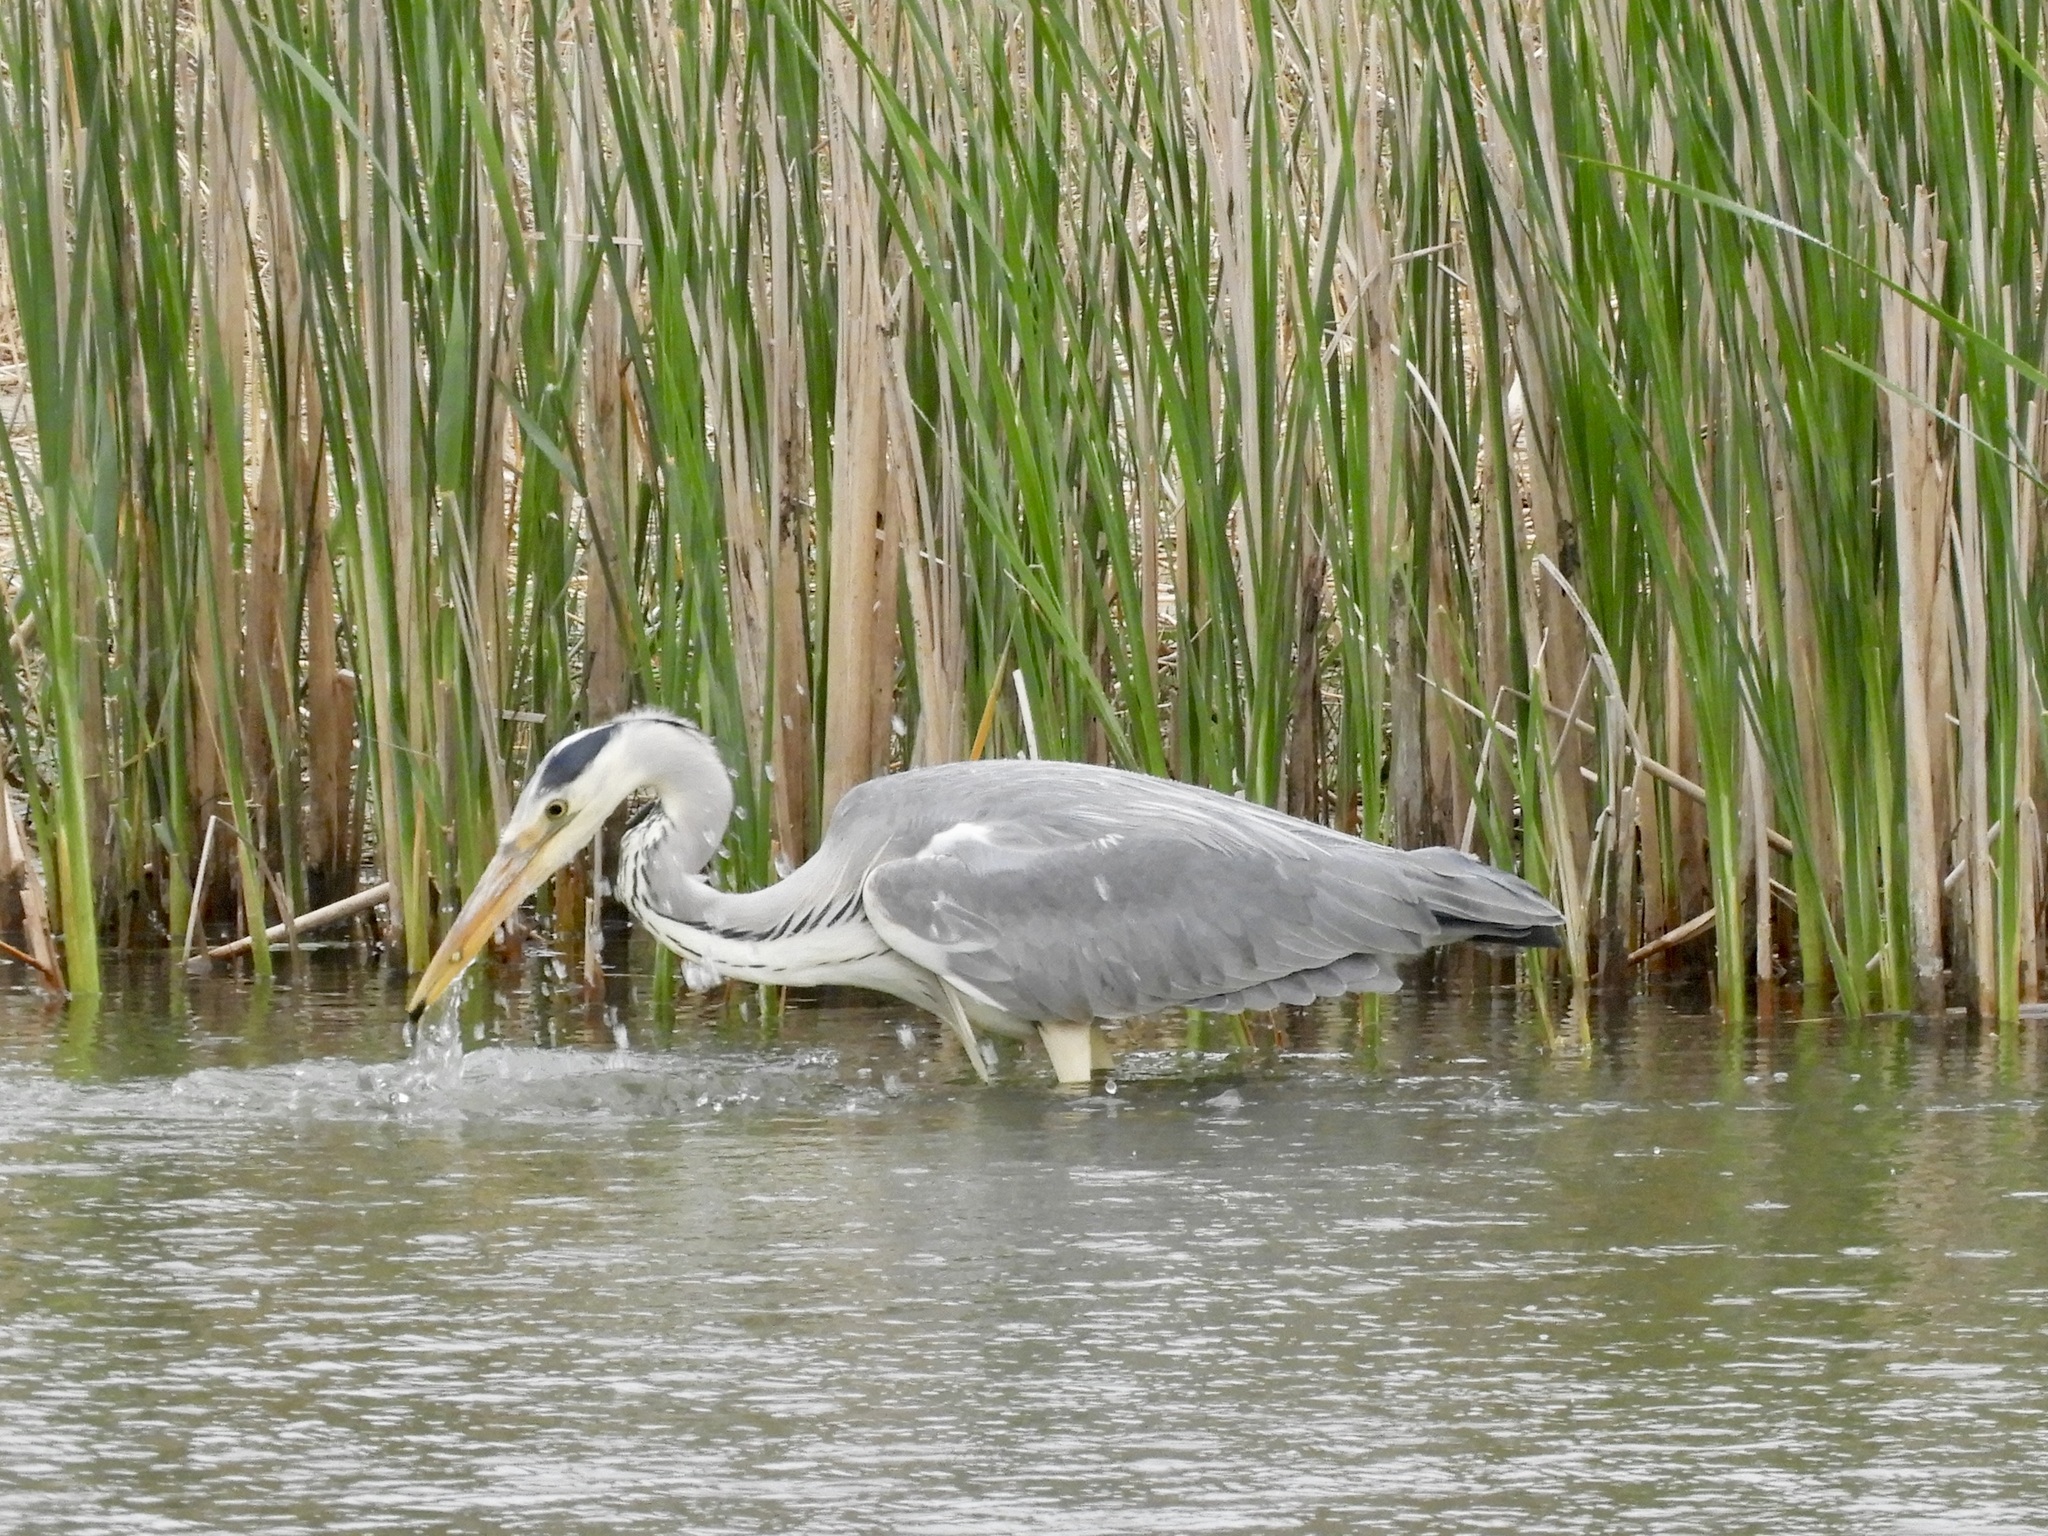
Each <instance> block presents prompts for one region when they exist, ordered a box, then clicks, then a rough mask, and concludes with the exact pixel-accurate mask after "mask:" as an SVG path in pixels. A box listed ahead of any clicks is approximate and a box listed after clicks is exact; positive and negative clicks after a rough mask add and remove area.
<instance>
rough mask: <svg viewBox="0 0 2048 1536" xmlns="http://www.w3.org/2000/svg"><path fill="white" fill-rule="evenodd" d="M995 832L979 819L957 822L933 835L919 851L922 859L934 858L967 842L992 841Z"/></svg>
mask: <svg viewBox="0 0 2048 1536" xmlns="http://www.w3.org/2000/svg"><path fill="white" fill-rule="evenodd" d="M994 841H995V836H994V833H993V832H992V831H991V830H990V829H989V828H988V827H985V826H983V825H982V824H981V823H980V822H978V821H962V822H957V823H955V824H954V825H953V826H950V827H948V828H946V830H945V831H943V832H939V833H936V834H934V835H933V837H932V840H931V841H930V842H928V843H926V844H925V845H924V847H922V848H920V849H919V850H918V851H917V856H918V857H919V858H920V859H927V858H934V857H937V856H938V855H940V854H946V853H951V852H952V851H953V850H954V849H955V848H958V847H961V846H962V845H963V844H966V843H984V844H986V843H992V842H994Z"/></svg>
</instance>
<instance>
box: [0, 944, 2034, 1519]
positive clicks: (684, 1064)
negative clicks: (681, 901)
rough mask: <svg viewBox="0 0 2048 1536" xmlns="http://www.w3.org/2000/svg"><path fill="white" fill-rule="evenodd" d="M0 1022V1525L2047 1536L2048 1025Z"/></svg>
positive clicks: (129, 989) (330, 989)
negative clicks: (1046, 1067) (432, 1033)
mask: <svg viewBox="0 0 2048 1536" xmlns="http://www.w3.org/2000/svg"><path fill="white" fill-rule="evenodd" d="M401 1017H402V1012H401V998H400V995H399V992H398V989H397V987H396V986H395V984H394V985H392V986H390V987H388V988H387V987H386V986H385V985H384V984H383V983H382V982H380V981H379V980H378V979H377V978H375V977H374V976H368V975H365V974H364V973H361V972H359V971H355V970H352V969H350V968H348V967H347V966H346V965H345V964H343V963H341V962H338V961H327V962H323V963H318V964H314V963H311V962H310V961H309V962H308V963H306V964H305V965H304V966H303V968H302V969H300V970H299V971H298V972H296V973H291V972H286V973H285V974H282V975H281V977H280V980H279V981H278V983H277V984H276V986H275V988H274V989H272V990H271V991H270V992H269V993H268V995H265V994H264V993H262V992H260V991H257V990H255V989H252V988H251V987H250V986H249V985H247V984H246V983H237V982H234V981H232V980H229V979H214V980H207V981H190V982H188V981H186V980H184V979H183V978H179V977H175V976H172V975H168V974H166V973H164V972H162V971H159V970H156V969H153V968H149V969H141V970H138V971H137V972H136V973H134V974H132V975H130V976H128V977H125V978H122V979H121V982H120V985H119V987H118V990H116V991H114V992H111V993H110V994H109V996H108V998H107V1000H106V1002H105V1004H104V1006H103V1008H102V1010H101V1011H100V1013H99V1015H98V1016H97V1017H96V1018H89V1017H86V1016H84V1015H79V1014H72V1015H70V1016H68V1017H67V1016H66V1015H65V1014H63V1013H62V1012H55V1011H51V1010H50V1009H49V1008H48V1007H47V1006H46V1005H44V1004H42V1003H40V1002H39V1001H38V1000H37V999H35V998H34V997H33V996H31V995H29V994H27V993H22V994H19V995H12V996H4V997H0V1468H4V1469H5V1470H4V1471H0V1529H21V1530H24V1531H37V1532H45V1531H47V1532H84V1531H105V1530H135V1531H157V1530H186V1529H203V1530H209V1531H213V1530H248V1531H265V1532H271V1531H291V1530H316V1529H321V1530H324V1529H335V1528H347V1529H352V1530H407V1531H410V1530H419V1529H428V1528H431V1529H436V1530H454V1531H485V1530H489V1531H499V1530H505V1529H519V1530H525V1531H585V1530H618V1529H624V1528H627V1527H632V1526H637V1527H641V1528H645V1529H649V1530H655V1531H675V1530H692V1531H788V1530H804V1531H877V1530H891V1531H898V1530H900V1531H941V1530H944V1531H1062V1532H1064V1531H1074V1530H1088V1531H1162V1532H1163V1531H1190V1530H1208V1531H1283V1530H1284V1531H1292V1530H1357V1529H1398V1528H1404V1527H1406V1528H1414V1529H1422V1530H1445V1529H1476V1528H1482V1527H1485V1528H1495V1529H1508V1530H1516V1531H1608V1530H1614V1529H1618V1528H1642V1529H1647V1530H1657V1531H1660V1532H1661V1531H1687V1530H1697V1531H1715V1532H1721V1531H1730V1530H1774V1531H1844V1530H1855V1531H1872V1530H1875V1531H1886V1530H1896V1531H1913V1532H1933V1531H1945V1532H1962V1531H1972V1532H1990V1531H2022V1530H2042V1531H2048V1516H2043V1515H2042V1514H2041V1511H2043V1510H2048V1390H2044V1388H2048V1120H2044V1112H2043V1095H2044V1081H2043V1076H2044V1072H2043V1065H2042V1046H2041V1030H2040V1027H2039V1026H2033V1027H2032V1028H2031V1029H2022V1030H2019V1031H2014V1032H2008V1033H2006V1034H2002V1035H2001V1034H1999V1033H1997V1032H1987V1031H1979V1030H1976V1029H1975V1028H1973V1027H1971V1026H1968V1025H1966V1024H1965V1023H1964V1022H1962V1021H1960V1020H1937V1021H1931V1022H1930V1021H1910V1020H1884V1021H1875V1022H1871V1023H1867V1024H1861V1025H1855V1026H1850V1025H1844V1024H1841V1023H1839V1022H1807V1023H1792V1024H1787V1023H1781V1024H1779V1025H1778V1026H1777V1027H1776V1029H1775V1031H1772V1032H1767V1033H1755V1032H1752V1033H1748V1034H1744V1035H1741V1036H1730V1035H1728V1034H1727V1033H1726V1032H1724V1031H1723V1029H1722V1028H1721V1026H1720V1025H1719V1024H1718V1023H1716V1022H1715V1021H1713V1020H1712V1019H1711V1018H1708V1017H1702V1016H1698V1015H1691V1014H1686V1013H1683V1012H1680V1011H1676V1010H1673V1009H1672V1008H1670V1007H1667V1006H1664V1005H1661V1004H1657V1003H1649V1002H1646V1003H1640V1004H1638V1005H1636V1006H1634V1007H1632V1008H1630V1009H1629V1010H1628V1011H1627V1012H1626V1013H1620V1014H1612V1015H1609V1016H1606V1017H1604V1018H1596V1019H1595V1020H1593V1021H1592V1023H1591V1026H1590V1039H1589V1041H1588V1042H1587V1043H1586V1044H1585V1045H1584V1046H1583V1048H1579V1049H1573V1050H1569V1051H1562V1052H1560V1051H1554V1050H1550V1049H1547V1048H1546V1047H1545V1045H1544V1038H1545V1037H1544V1034H1543V1031H1542V1029H1541V1028H1540V1027H1539V1026H1538V1025H1537V1024H1535V1023H1533V1022H1532V1021H1531V1020H1530V1019H1529V1018H1528V1017H1527V1016H1526V1014H1525V1013H1524V1012H1523V1010H1522V1007H1521V1005H1520V1003H1519V1001H1518V999H1517V997H1516V995H1515V994H1514V993H1512V992H1511V991H1507V990H1504V989H1498V988H1492V987H1488V986H1479V985H1469V986H1464V987H1460V988H1455V989H1447V990H1444V991H1441V992H1439V993H1436V994H1434V995H1431V996H1429V997H1422V996H1417V995H1408V996H1403V997H1400V998H1396V999H1392V1000H1387V1001H1385V1002H1384V1003H1382V1004H1377V1005H1372V1007H1370V1008H1368V1009H1365V1010H1361V1009H1359V1008H1357V1007H1352V1006H1347V1007H1334V1008H1328V1009H1324V1010H1320V1011H1317V1012H1315V1013H1313V1014H1303V1015H1297V1016H1294V1017H1293V1018H1291V1019H1290V1020H1289V1022H1288V1026H1287V1028H1286V1030H1285V1032H1284V1033H1281V1034H1275V1033H1274V1032H1272V1031H1270V1030H1256V1029H1254V1030H1249V1031H1245V1030H1243V1029H1241V1028H1240V1027H1239V1026H1236V1025H1233V1024H1232V1023H1230V1022H1229V1021H1193V1022H1182V1021H1175V1022H1172V1023H1161V1024H1152V1025H1147V1026H1145V1027H1143V1028H1142V1029H1135V1030H1132V1031H1127V1032H1126V1033H1125V1035H1124V1037H1123V1039H1122V1040H1121V1042H1120V1047H1121V1050H1122V1054H1121V1057H1120V1060H1119V1070H1118V1081H1117V1083H1116V1085H1115V1086H1116V1091H1115V1092H1114V1093H1111V1092H1108V1091H1106V1089H1098V1090H1097V1091H1094V1092H1091V1093H1085V1094H1083V1093H1062V1092H1059V1091H1056V1090H1054V1089H1052V1088H1051V1087H1049V1086H1046V1085H1044V1084H1042V1083H1041V1082H1040V1080H1039V1077H1038V1075H1037V1071H1036V1067H1035V1064H1034V1063H1033V1062H1032V1060H1031V1059H1030V1058H1028V1057H1025V1056H1021V1055H1020V1056H1015V1057H1012V1058H1011V1060H1010V1062H1009V1067H1008V1075H1007V1077H1006V1079H1005V1081H1003V1082H1001V1083H999V1084H998V1085H997V1086H996V1087H994V1088H992V1089H986V1090H984V1089H980V1088H977V1087H974V1086H972V1084H971V1074H970V1073H969V1072H968V1071H967V1068H966V1064H965V1063H964V1061H962V1060H961V1059H960V1058H959V1056H958V1054H957V1051H956V1050H955V1049H954V1048H953V1047H952V1045H951V1043H950V1041H949V1040H948V1039H946V1038H945V1036H944V1033H943V1032H942V1031H941V1030H940V1029H939V1028H938V1027H937V1026H936V1025H935V1024H934V1023H933V1021H930V1020H928V1019H924V1018H921V1017H919V1016H916V1015H911V1014H908V1013H906V1012H905V1011H903V1010H901V1009H898V1008H889V1007H884V1008H872V1007H868V1006H865V1005H862V1006H840V1005H834V1006H826V1007H817V1006H811V1005H806V1004H799V1003H792V1004H791V1005H789V1006H788V1008H787V1009H786V1010H777V1011H770V1012H763V1011H762V1010H760V1009H759V1008H758V1007H757V1006H755V1005H754V1004H753V1003H752V1002H751V1001H749V1002H748V1003H747V1004H746V1005H745V1006H737V1005H735V1006H732V1007H724V1006H720V1005H712V1004H704V1003H697V1002H693V1001H691V1000H683V1001H682V1002H681V1003H679V1004H678V1005H677V1006H676V1007H675V1008H673V1009H667V1008H657V1007H655V1006H654V1005H653V1004H652V1003H651V1002H650V1001H649V1000H648V997H647V995H646V989H645V987H644V986H643V985H642V984H641V983H639V982H638V981H633V980H622V981H620V982H618V983H617V984H616V985H615V988H614V991H613V994H612V995H611V996H610V997H609V998H607V999H603V1000H598V1001H594V1002H593V1001H592V1000H589V999H586V998H585V997H584V996H583V994H582V993H581V991H580V989H577V988H575V987H573V986H571V985H568V984H566V983H564V982H560V981H558V980H557V979H556V978H554V977H553V976H552V975H551V974H549V971H548V969H546V968H545V967H543V968H540V969H537V970H536V971H535V972H534V973H533V974H532V975H531V976H530V977H529V978H528V980H527V983H526V985H525V987H524V990H515V991H513V992H510V993H498V994H492V993H489V992H488V991H487V990H485V989H483V988H481V987H479V988H477V989H476V991H475V995H473V996H471V997H470V998H468V999H467V1000H466V1001H465V1002H464V1003H463V1004H462V1005H461V1008H460V1010H459V1029H460V1041H461V1045H462V1046H463V1047H464V1054H462V1055H461V1056H460V1057H459V1059H458V1058H457V1057H456V1056H455V1055H454V1054H453V1052H452V1051H447V1050H444V1051H443V1053H442V1055H441V1056H440V1057H439V1058H438V1060H436V1059H435V1058H434V1057H433V1056H432V1053H431V1052H426V1053H422V1054H420V1055H417V1056H416V1055H412V1054H409V1052H408V1046H407V1041H406V1039H405V1036H404V1034H403V1030H402V1026H401V1024H400V1022H399V1021H400V1019H401Z"/></svg>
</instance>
